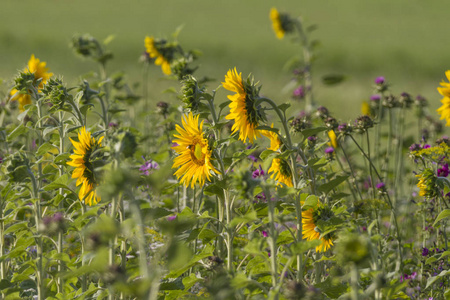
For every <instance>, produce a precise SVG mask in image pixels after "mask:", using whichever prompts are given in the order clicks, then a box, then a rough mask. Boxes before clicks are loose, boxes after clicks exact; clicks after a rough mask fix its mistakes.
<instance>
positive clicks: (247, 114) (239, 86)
mask: <svg viewBox="0 0 450 300" xmlns="http://www.w3.org/2000/svg"><path fill="white" fill-rule="evenodd" d="M222 85H223V87H224V88H225V89H227V90H229V91H231V92H235V93H236V94H234V95H229V96H228V99H230V100H231V103H230V113H229V114H228V115H227V116H226V117H225V118H226V119H228V120H234V124H233V127H232V128H231V131H232V134H234V133H236V132H237V131H239V140H241V141H243V142H244V143H245V142H246V140H247V138H248V140H249V141H250V143H253V141H254V140H255V139H256V138H258V137H261V131H260V130H258V129H256V128H257V127H258V126H259V125H260V124H261V122H264V121H265V119H266V117H265V114H264V111H263V109H262V107H261V106H260V105H258V106H256V100H257V99H258V97H259V95H258V94H259V90H260V89H259V88H257V87H256V86H255V84H254V83H253V82H252V81H251V80H250V78H248V79H247V81H246V82H244V81H243V80H242V73H239V74H238V72H237V71H236V68H234V69H233V70H229V71H228V73H227V75H225V82H222Z"/></svg>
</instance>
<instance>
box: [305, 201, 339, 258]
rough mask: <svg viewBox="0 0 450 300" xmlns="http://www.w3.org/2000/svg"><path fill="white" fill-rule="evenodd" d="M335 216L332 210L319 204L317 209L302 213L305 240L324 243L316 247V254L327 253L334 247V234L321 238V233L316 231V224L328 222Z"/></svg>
mask: <svg viewBox="0 0 450 300" xmlns="http://www.w3.org/2000/svg"><path fill="white" fill-rule="evenodd" d="M332 216H333V212H332V211H331V209H330V208H329V207H328V206H326V205H323V204H322V203H320V202H319V203H318V204H317V206H316V207H315V208H310V209H308V210H305V211H302V224H303V226H302V228H303V230H302V233H303V238H304V239H307V240H308V241H312V240H318V239H320V240H321V241H322V243H321V244H320V245H319V246H317V247H316V252H325V251H327V250H328V249H330V248H331V246H333V233H328V234H326V235H325V236H323V237H322V238H320V232H319V231H317V230H316V228H317V227H316V223H317V221H319V220H324V221H326V220H328V219H329V218H330V217H332Z"/></svg>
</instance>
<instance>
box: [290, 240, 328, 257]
mask: <svg viewBox="0 0 450 300" xmlns="http://www.w3.org/2000/svg"><path fill="white" fill-rule="evenodd" d="M321 243H322V241H320V240H312V241H305V240H303V241H301V242H297V243H293V244H292V245H291V247H290V249H291V251H292V255H297V254H302V253H305V252H306V251H308V250H310V249H313V248H316V247H317V246H319V245H320V244H321Z"/></svg>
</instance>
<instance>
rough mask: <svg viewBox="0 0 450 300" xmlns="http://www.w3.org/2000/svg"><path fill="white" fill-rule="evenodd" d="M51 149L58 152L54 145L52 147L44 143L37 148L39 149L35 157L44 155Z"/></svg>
mask: <svg viewBox="0 0 450 300" xmlns="http://www.w3.org/2000/svg"><path fill="white" fill-rule="evenodd" d="M51 149H56V150H58V147H56V146H55V145H52V144H51V143H49V142H45V143H43V144H42V145H41V146H40V147H39V149H38V150H37V152H36V155H38V156H41V155H44V154H46V153H47V152H49V151H50V150H51Z"/></svg>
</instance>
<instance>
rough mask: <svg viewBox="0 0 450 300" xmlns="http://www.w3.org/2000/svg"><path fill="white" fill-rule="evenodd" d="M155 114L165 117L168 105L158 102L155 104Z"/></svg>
mask: <svg viewBox="0 0 450 300" xmlns="http://www.w3.org/2000/svg"><path fill="white" fill-rule="evenodd" d="M156 112H157V113H158V114H160V115H162V116H164V117H165V116H166V115H167V114H168V113H169V103H167V102H164V101H160V102H158V104H156Z"/></svg>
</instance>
